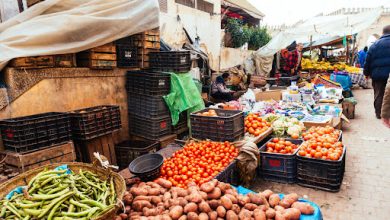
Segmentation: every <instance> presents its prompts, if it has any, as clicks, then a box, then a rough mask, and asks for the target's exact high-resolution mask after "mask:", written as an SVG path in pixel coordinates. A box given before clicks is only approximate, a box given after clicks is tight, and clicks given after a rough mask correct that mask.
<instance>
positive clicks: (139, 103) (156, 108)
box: [127, 92, 170, 118]
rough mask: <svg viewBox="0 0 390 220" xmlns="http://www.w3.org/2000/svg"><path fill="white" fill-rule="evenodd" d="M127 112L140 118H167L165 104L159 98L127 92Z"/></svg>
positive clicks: (167, 111)
mask: <svg viewBox="0 0 390 220" xmlns="http://www.w3.org/2000/svg"><path fill="white" fill-rule="evenodd" d="M127 100H128V106H129V111H131V114H135V115H138V116H141V117H147V118H161V117H169V115H170V112H169V109H168V106H167V104H166V103H165V101H164V99H163V98H162V97H161V96H150V95H142V94H137V93H131V92H129V93H128V94H127Z"/></svg>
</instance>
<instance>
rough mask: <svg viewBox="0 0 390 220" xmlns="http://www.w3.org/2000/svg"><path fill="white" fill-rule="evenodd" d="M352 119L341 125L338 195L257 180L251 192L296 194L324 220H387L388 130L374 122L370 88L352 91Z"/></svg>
mask: <svg viewBox="0 0 390 220" xmlns="http://www.w3.org/2000/svg"><path fill="white" fill-rule="evenodd" d="M353 94H354V96H355V98H356V99H357V100H358V104H357V105H356V110H355V119H352V120H351V121H350V123H349V124H348V123H344V124H343V142H344V144H345V146H347V158H346V168H345V169H346V170H345V174H344V180H343V184H342V187H341V190H340V191H339V192H337V193H332V192H325V191H320V190H315V189H311V188H305V187H301V186H298V185H296V184H279V183H274V182H268V181H264V180H261V179H257V180H256V182H255V183H254V184H253V186H252V187H251V189H252V190H254V191H260V190H264V189H271V190H273V191H274V192H280V193H289V192H296V193H298V194H299V195H300V196H302V197H304V198H307V199H309V200H311V201H313V202H315V203H316V204H318V205H319V206H320V207H321V211H322V214H323V218H324V220H371V219H375V220H377V219H378V220H379V219H381V220H382V219H383V220H385V219H390V217H389V216H390V200H389V199H388V196H389V195H390V171H389V169H390V129H388V128H386V127H385V126H384V125H383V124H382V123H381V121H380V120H378V119H376V117H375V114H374V107H373V90H372V89H355V90H353Z"/></svg>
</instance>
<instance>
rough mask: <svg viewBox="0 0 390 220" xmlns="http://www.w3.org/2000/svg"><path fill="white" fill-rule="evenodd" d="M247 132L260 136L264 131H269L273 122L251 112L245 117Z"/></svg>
mask: <svg viewBox="0 0 390 220" xmlns="http://www.w3.org/2000/svg"><path fill="white" fill-rule="evenodd" d="M244 124H245V132H247V133H249V134H251V135H254V136H260V135H261V134H262V133H264V132H265V131H267V129H268V128H270V127H271V124H270V123H269V122H267V121H266V120H264V119H262V118H261V117H260V116H259V114H256V113H249V114H248V115H247V116H246V117H245V122H244Z"/></svg>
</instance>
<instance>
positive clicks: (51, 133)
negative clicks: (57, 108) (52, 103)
mask: <svg viewBox="0 0 390 220" xmlns="http://www.w3.org/2000/svg"><path fill="white" fill-rule="evenodd" d="M0 130H1V137H2V140H3V144H4V147H5V149H7V150H11V151H14V152H18V153H26V152H31V151H34V150H38V149H40V148H45V147H49V146H54V145H56V144H60V143H65V142H68V141H69V140H71V136H72V135H71V132H70V120H69V115H68V114H67V113H60V112H47V113H42V114H37V115H30V116H24V117H17V118H9V119H3V120H1V121H0Z"/></svg>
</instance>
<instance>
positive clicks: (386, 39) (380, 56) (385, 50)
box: [364, 25, 390, 119]
mask: <svg viewBox="0 0 390 220" xmlns="http://www.w3.org/2000/svg"><path fill="white" fill-rule="evenodd" d="M389 73H390V25H388V26H386V27H384V28H383V36H382V37H381V38H380V39H379V40H378V41H376V42H375V43H374V44H373V45H372V46H371V47H370V49H369V50H368V52H367V57H366V63H365V64H364V75H365V76H367V77H370V78H371V79H372V87H373V88H374V108H375V114H376V117H377V118H378V119H380V118H381V109H382V102H383V96H384V93H385V88H386V83H387V79H388V78H389Z"/></svg>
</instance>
